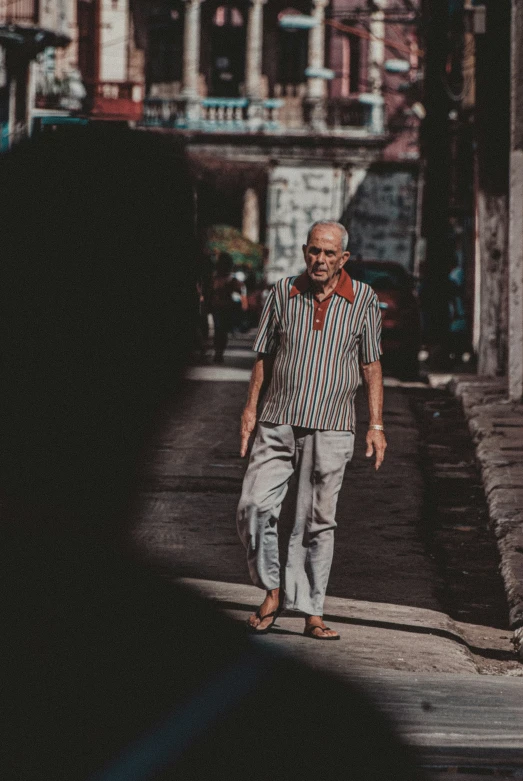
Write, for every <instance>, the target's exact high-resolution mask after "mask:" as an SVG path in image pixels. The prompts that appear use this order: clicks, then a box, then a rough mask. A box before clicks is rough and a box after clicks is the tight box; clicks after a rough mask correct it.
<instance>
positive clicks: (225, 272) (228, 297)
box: [211, 252, 243, 363]
mask: <svg viewBox="0 0 523 781" xmlns="http://www.w3.org/2000/svg"><path fill="white" fill-rule="evenodd" d="M233 267H234V261H233V259H232V257H231V256H230V255H229V253H228V252H220V254H219V256H218V261H217V263H216V270H215V272H214V275H213V279H212V291H211V313H212V317H213V321H214V362H215V363H223V353H224V352H225V348H226V347H227V341H228V337H229V331H232V329H233V327H234V325H235V323H236V321H237V320H238V315H241V311H242V289H243V286H242V283H241V282H240V281H239V280H238V279H236V277H235V276H234V274H233Z"/></svg>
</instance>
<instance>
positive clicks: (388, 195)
mask: <svg viewBox="0 0 523 781" xmlns="http://www.w3.org/2000/svg"><path fill="white" fill-rule="evenodd" d="M416 191H417V182H416V176H415V173H414V172H413V171H409V170H397V169H396V170H394V169H390V168H385V167H382V168H379V169H376V170H373V169H372V168H371V169H369V170H367V171H366V173H365V175H364V176H362V177H358V185H357V187H356V188H355V190H354V192H353V193H351V198H350V201H349V203H348V205H347V206H346V208H345V210H344V213H343V217H342V219H341V222H343V224H344V225H345V226H346V227H347V229H348V230H349V233H350V250H351V252H352V254H353V255H361V257H362V258H363V260H394V261H396V262H398V263H401V264H402V265H403V266H405V268H407V269H408V270H411V269H412V263H413V245H414V236H415V227H416Z"/></svg>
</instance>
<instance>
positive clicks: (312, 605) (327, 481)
mask: <svg viewBox="0 0 523 781" xmlns="http://www.w3.org/2000/svg"><path fill="white" fill-rule="evenodd" d="M348 240H349V237H348V234H347V231H346V230H345V228H344V226H343V225H341V224H340V223H337V222H332V221H320V222H315V223H314V225H312V227H311V228H310V230H309V234H308V236H307V244H305V245H304V246H303V254H304V258H305V263H306V266H307V269H306V271H305V272H304V273H303V274H301V275H300V276H298V277H289V278H287V279H282V280H280V281H279V282H278V283H277V284H276V285H275V286H274V287H273V289H272V290H271V292H270V294H269V296H268V298H267V301H266V304H265V307H264V310H263V313H262V317H261V320H260V325H259V329H258V334H257V337H256V341H255V343H254V350H255V351H256V352H257V353H258V356H257V360H256V363H255V365H254V368H253V371H252V376H251V382H250V385H249V394H248V399H247V404H246V406H245V409H244V411H243V414H242V419H241V455H242V457H243V456H245V454H246V452H247V445H248V441H249V437H250V435H251V433H252V431H253V430H254V428H255V426H256V422H257V406H258V401H259V398H260V394H261V392H262V390H265V388H267V392H266V397H265V400H264V405H263V408H262V411H261V415H260V418H259V421H258V431H257V434H256V438H255V441H254V444H253V448H252V452H251V457H250V462H249V466H248V468H247V472H246V474H245V478H244V482H243V490H242V495H241V499H240V503H239V506H238V516H237V522H238V532H239V535H240V538H241V540H242V542H243V544H244V546H245V548H246V550H247V563H248V567H249V572H250V575H251V578H252V580H253V583H254V584H255V585H256V586H259V587H260V588H262V589H265V591H266V596H265V599H264V601H263V603H262V604H261V605H260V607H259V608H258V610H257V611H256V613H254V614H253V615H252V616H250V618H249V621H248V625H249V627H250V629H251V630H252V631H253V632H255V633H257V634H264V633H266V632H268V631H269V630H270V629H271V628H272V627H273V625H274V623H275V621H276V619H277V617H278V615H279V614H280V612H281V610H283V609H288V610H294V611H299V612H302V613H304V614H305V630H304V635H306V636H307V637H310V638H313V639H315V640H338V639H339V635H338V634H337V633H336V632H334V631H333V630H331V629H329V627H326V626H325V624H324V622H323V618H322V616H323V602H324V598H325V592H326V590H327V582H328V579H329V573H330V568H331V563H332V555H333V546H334V529H335V527H336V522H335V513H336V503H337V499H338V493H339V490H340V488H341V484H342V480H343V473H344V471H345V466H346V464H347V463H348V462H349V461H350V459H351V458H352V453H353V449H354V426H355V419H354V396H355V393H356V389H357V387H358V382H359V365H361V368H362V372H363V379H364V382H365V385H366V389H367V397H368V403H369V413H370V423H369V430H368V432H367V452H366V455H367V456H368V457H369V458H370V457H371V456H372V455H373V453H375V455H376V460H375V468H376V469H379V467H380V465H381V463H382V461H383V457H384V454H385V448H386V446H387V445H386V441H385V435H384V431H383V421H382V407H383V383H382V375H381V364H380V360H379V357H380V354H381V347H380V333H381V316H380V310H379V305H378V299H377V296H376V294H375V293H374V292H373V291H372V289H371V288H370V287H369V286H368V285H365V284H364V283H363V282H358V281H356V280H354V281H353V280H351V278H350V277H349V276H348V274H347V273H346V272H345V271H344V269H343V265H344V264H345V263H346V262H347V260H348V259H349V256H350V253H349V252H348V251H347V244H348ZM294 472H296V476H297V484H298V492H297V501H296V510H295V518H294V525H293V529H292V533H291V537H290V540H289V548H288V557H287V564H286V567H285V572H284V577H283V580H284V582H283V583H282V584H281V586H282V589H281V591H280V562H279V555H278V532H277V521H278V518H279V515H280V509H281V505H282V502H283V499H284V497H285V494H286V492H287V485H288V482H289V479H290V477H291V475H292V474H293V473H294ZM282 592H284V593H282Z"/></svg>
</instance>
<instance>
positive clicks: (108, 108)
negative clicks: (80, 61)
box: [85, 81, 143, 121]
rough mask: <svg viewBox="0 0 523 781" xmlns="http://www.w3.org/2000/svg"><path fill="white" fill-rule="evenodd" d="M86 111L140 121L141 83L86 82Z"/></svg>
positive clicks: (141, 109) (114, 117)
mask: <svg viewBox="0 0 523 781" xmlns="http://www.w3.org/2000/svg"><path fill="white" fill-rule="evenodd" d="M86 89H87V99H86V102H85V106H86V109H87V111H88V113H90V114H91V115H93V116H97V117H104V118H112V119H122V120H133V121H140V120H141V119H142V116H143V85H142V84H137V83H135V82H131V81H122V82H111V81H103V82H98V83H96V84H86Z"/></svg>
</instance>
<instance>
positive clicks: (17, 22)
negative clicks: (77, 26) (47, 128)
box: [0, 0, 72, 151]
mask: <svg viewBox="0 0 523 781" xmlns="http://www.w3.org/2000/svg"><path fill="white" fill-rule="evenodd" d="M71 8H72V2H71V0H48V2H47V3H42V4H41V3H39V2H37V0H0V151H5V150H7V149H9V148H10V147H11V146H12V145H13V144H15V143H16V142H17V141H19V140H21V139H22V138H25V137H26V136H27V135H28V134H29V133H30V131H31V124H32V118H33V114H32V112H33V109H34V107H35V92H36V83H37V58H38V57H40V56H41V55H42V54H43V53H44V52H46V51H47V52H51V51H52V52H58V53H59V52H61V51H62V50H63V49H65V48H67V47H69V46H70V45H71V43H72V38H71V29H70V25H69V16H68V10H70V9H71ZM57 56H58V58H60V54H58V55H57Z"/></svg>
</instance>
